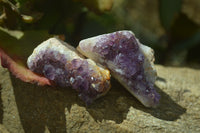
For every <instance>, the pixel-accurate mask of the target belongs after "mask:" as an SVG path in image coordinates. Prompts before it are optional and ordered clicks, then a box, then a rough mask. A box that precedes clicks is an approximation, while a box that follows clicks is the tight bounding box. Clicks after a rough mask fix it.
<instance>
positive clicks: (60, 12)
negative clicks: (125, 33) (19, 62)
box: [0, 0, 200, 65]
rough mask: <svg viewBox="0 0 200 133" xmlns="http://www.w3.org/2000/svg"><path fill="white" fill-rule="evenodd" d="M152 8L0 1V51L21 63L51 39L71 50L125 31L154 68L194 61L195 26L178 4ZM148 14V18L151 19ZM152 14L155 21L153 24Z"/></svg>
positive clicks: (129, 3) (168, 1) (163, 1)
mask: <svg viewBox="0 0 200 133" xmlns="http://www.w3.org/2000/svg"><path fill="white" fill-rule="evenodd" d="M158 2H159V3H158V4H157V1H156V2H155V1H153V2H152V1H147V0H0V48H3V49H4V50H6V51H8V52H9V54H14V55H19V56H22V57H26V56H27V55H28V52H27V51H29V50H32V49H33V48H34V46H35V45H37V44H38V43H40V42H41V41H43V40H45V39H46V38H48V37H49V36H52V35H60V36H63V38H65V41H67V42H69V43H71V44H72V45H74V46H77V45H78V42H79V41H80V40H81V39H84V38H87V37H91V36H95V35H99V34H103V33H108V32H114V31H117V30H124V29H127V30H132V31H133V32H134V33H135V34H136V36H137V37H138V38H139V39H140V41H141V42H142V43H144V44H146V45H149V46H151V47H153V48H154V50H155V54H156V61H157V63H168V64H172V65H173V64H177V65H180V64H184V63H185V62H186V61H187V59H190V60H191V59H194V60H199V59H200V58H199V57H197V56H196V55H197V54H198V51H197V50H196V49H198V48H199V47H200V45H199V44H200V39H199V38H200V25H199V24H197V23H195V22H196V21H195V22H194V20H193V19H191V16H188V14H184V13H183V4H184V1H183V0H158ZM114 3H115V4H114ZM152 3H154V4H152ZM155 3H156V4H155ZM199 3H200V2H199ZM145 4H146V5H145ZM144 5H145V6H144ZM155 6H156V7H155ZM112 7H113V9H112V10H111V8H112ZM110 10H111V11H110ZM152 10H154V11H152ZM149 12H154V14H153V15H154V16H153V15H152V14H151V13H149ZM155 12H156V13H155ZM157 14H159V20H158V21H155V20H154V19H158V17H157V16H156V15H157ZM151 15H152V16H151ZM150 16H151V19H149V17H150ZM149 25H151V26H149ZM148 26H149V27H148ZM34 44H35V45H34ZM23 48H25V49H26V50H24V51H23ZM20 49H21V50H20ZM195 52H196V53H195ZM188 53H189V54H190V58H187V57H188ZM191 53H194V54H191ZM174 61H175V62H176V63H173V62H174Z"/></svg>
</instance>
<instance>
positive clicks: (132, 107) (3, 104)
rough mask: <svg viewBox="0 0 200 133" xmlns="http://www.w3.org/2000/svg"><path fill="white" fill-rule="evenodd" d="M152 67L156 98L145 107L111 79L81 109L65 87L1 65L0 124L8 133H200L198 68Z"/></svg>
mask: <svg viewBox="0 0 200 133" xmlns="http://www.w3.org/2000/svg"><path fill="white" fill-rule="evenodd" d="M156 69H157V71H158V77H159V78H158V79H157V81H156V86H157V91H158V92H159V93H160V94H161V101H160V105H159V106H158V108H156V109H149V108H145V107H144V106H143V105H142V104H141V103H140V102H138V101H137V100H136V99H135V98H134V97H133V96H132V95H131V94H129V93H128V92H127V91H126V90H125V89H122V86H121V85H120V84H119V83H118V82H116V81H115V80H112V82H111V83H112V88H111V90H110V92H108V94H107V95H106V96H104V97H102V98H100V99H99V100H97V101H95V102H94V103H93V104H92V105H91V106H89V107H85V105H84V103H83V102H82V101H81V100H80V99H79V98H78V96H77V95H76V92H75V91H74V90H72V89H70V88H58V87H47V86H46V87H40V86H37V85H32V84H29V83H24V82H22V81H20V80H19V79H16V78H14V77H13V76H10V74H9V72H8V71H7V70H6V69H3V68H1V67H0V86H1V87H0V123H1V124H2V127H3V128H5V130H7V131H8V132H11V133H23V132H33V133H36V132H40V133H43V132H45V133H46V132H50V133H55V132H59V133H64V132H72V133H73V132H102V133H103V132H120V133H121V132H185V133H188V132H193V133H195V132H196V133H197V132H200V124H199V123H200V115H199V112H200V90H199V89H200V82H199V79H200V70H195V69H190V68H178V67H177V68H173V67H164V66H160V65H157V66H156ZM1 130H2V129H1ZM1 130H0V131H1Z"/></svg>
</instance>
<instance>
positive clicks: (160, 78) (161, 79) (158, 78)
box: [156, 76, 167, 83]
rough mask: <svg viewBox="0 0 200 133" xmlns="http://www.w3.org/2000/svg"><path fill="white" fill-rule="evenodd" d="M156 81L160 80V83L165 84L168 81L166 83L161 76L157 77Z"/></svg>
mask: <svg viewBox="0 0 200 133" xmlns="http://www.w3.org/2000/svg"><path fill="white" fill-rule="evenodd" d="M156 80H159V81H162V82H165V83H166V82H167V81H166V80H165V79H164V78H162V77H159V76H158V77H157V79H156Z"/></svg>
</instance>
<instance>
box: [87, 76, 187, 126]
mask: <svg viewBox="0 0 200 133" xmlns="http://www.w3.org/2000/svg"><path fill="white" fill-rule="evenodd" d="M158 80H162V81H165V79H163V78H158ZM165 82H166V81H165ZM112 85H113V86H112V88H111V91H109V92H108V94H107V95H106V96H105V97H104V98H102V99H104V100H105V101H109V102H105V103H102V101H103V100H102V99H99V100H97V101H96V102H95V104H92V105H91V106H90V107H89V108H87V109H88V111H89V112H90V109H91V110H93V109H96V110H97V111H95V112H90V114H91V115H92V116H93V117H94V118H95V119H97V120H100V121H101V120H103V119H107V120H114V121H115V122H116V123H121V122H122V121H123V120H124V119H125V118H126V116H127V113H128V111H129V108H130V107H131V106H132V107H133V108H136V109H139V110H142V111H144V112H147V113H150V114H151V115H152V116H154V117H156V118H159V119H162V120H167V121H174V120H177V119H178V118H180V116H181V115H182V114H183V113H185V112H186V109H185V108H183V107H181V106H180V105H178V104H177V103H175V102H174V101H173V100H172V99H171V98H170V96H169V95H167V94H166V93H165V92H164V91H162V90H161V89H159V88H158V87H156V90H157V92H158V93H159V94H160V95H161V100H160V104H159V105H158V107H157V108H155V109H154V108H146V107H144V106H143V105H142V104H141V103H140V102H139V101H138V100H137V99H136V98H135V97H133V96H132V95H131V94H130V93H129V92H128V91H126V89H125V88H124V87H123V86H122V85H120V84H119V83H118V82H117V81H116V80H114V79H113V80H112ZM103 102H104V101H103ZM101 104H102V105H101ZM98 112H101V113H100V114H103V117H101V115H97V114H98Z"/></svg>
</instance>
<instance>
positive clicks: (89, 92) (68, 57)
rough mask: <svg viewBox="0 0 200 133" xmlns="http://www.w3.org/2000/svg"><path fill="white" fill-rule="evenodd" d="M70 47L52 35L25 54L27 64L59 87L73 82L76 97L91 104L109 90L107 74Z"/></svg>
mask: <svg viewBox="0 0 200 133" xmlns="http://www.w3.org/2000/svg"><path fill="white" fill-rule="evenodd" d="M73 50H74V49H73V48H71V47H70V46H69V45H68V47H67V44H66V43H64V42H61V41H60V40H58V39H56V38H51V39H49V40H47V41H45V42H43V43H42V44H40V45H39V46H38V47H37V48H36V49H35V50H34V52H33V54H32V55H31V56H30V57H29V58H28V67H29V68H30V69H31V70H32V71H33V72H36V73H38V74H41V75H44V76H45V77H46V78H48V79H49V80H51V81H53V82H55V84H57V85H59V86H61V87H67V86H72V88H74V89H75V90H76V91H78V93H79V97H80V98H81V99H82V100H83V101H85V102H86V104H90V103H91V102H92V101H93V100H94V99H96V98H97V97H99V96H101V95H103V94H105V93H106V92H107V91H108V90H109V88H110V82H109V78H110V74H109V71H108V70H106V69H103V68H100V67H98V66H97V65H96V63H94V62H93V61H92V60H89V59H83V58H81V57H80V56H79V55H78V54H77V53H76V52H75V51H73Z"/></svg>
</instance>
